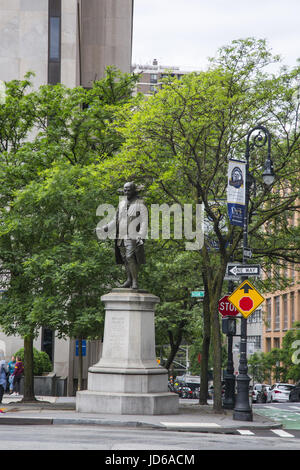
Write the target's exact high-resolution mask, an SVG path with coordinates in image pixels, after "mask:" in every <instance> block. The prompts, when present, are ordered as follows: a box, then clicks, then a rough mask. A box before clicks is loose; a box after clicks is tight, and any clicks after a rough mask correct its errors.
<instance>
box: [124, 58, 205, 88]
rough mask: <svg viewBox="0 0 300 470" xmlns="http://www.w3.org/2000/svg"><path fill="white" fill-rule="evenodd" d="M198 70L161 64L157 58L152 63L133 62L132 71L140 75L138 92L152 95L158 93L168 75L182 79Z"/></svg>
mask: <svg viewBox="0 0 300 470" xmlns="http://www.w3.org/2000/svg"><path fill="white" fill-rule="evenodd" d="M193 71H194V72H195V71H196V70H194V69H193V70H187V69H181V68H180V67H175V66H169V65H160V64H159V63H158V61H157V60H156V59H154V60H153V62H152V64H151V65H147V64H146V65H142V64H133V65H132V72H133V73H135V74H139V75H140V79H139V81H138V83H137V86H136V92H139V93H143V95H146V96H151V95H153V93H156V92H157V91H158V90H159V88H160V87H161V84H162V79H163V78H164V77H166V76H167V75H171V76H173V77H175V78H178V79H180V78H181V77H182V76H183V75H185V74H187V73H191V72H193Z"/></svg>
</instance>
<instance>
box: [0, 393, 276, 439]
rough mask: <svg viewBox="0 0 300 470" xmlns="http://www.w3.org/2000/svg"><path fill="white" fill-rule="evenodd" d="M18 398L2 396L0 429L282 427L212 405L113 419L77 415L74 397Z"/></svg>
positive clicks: (183, 406)
mask: <svg viewBox="0 0 300 470" xmlns="http://www.w3.org/2000/svg"><path fill="white" fill-rule="evenodd" d="M21 399H22V397H21V396H19V397H15V396H10V395H4V397H3V401H2V404H1V405H0V409H1V411H2V412H1V413H0V425H1V424H6V425H7V424H11V425H25V424H26V425H33V424H35V425H42V424H44V425H52V424H53V425H61V424H63V425H66V424H74V425H80V424H84V425H98V426H116V427H120V426H122V427H128V428H132V427H134V428H136V427H140V428H152V429H165V430H168V431H170V430H173V431H193V432H210V433H230V434H232V433H237V432H238V430H241V429H247V430H250V431H251V430H255V429H256V430H257V429H278V428H281V427H282V425H281V424H278V423H275V422H274V421H271V420H270V419H267V418H265V417H263V416H260V415H258V414H256V413H255V411H254V410H253V421H234V420H233V417H232V414H233V412H232V410H224V413H223V414H217V413H215V412H214V411H213V408H212V405H211V404H209V405H198V404H193V403H189V401H188V400H186V403H185V402H184V403H183V400H182V401H181V402H180V405H179V413H178V414H176V415H155V416H152V415H151V416H149V415H113V414H97V413H79V412H77V411H76V399H75V397H36V399H37V402H35V403H22V402H21V401H20V400H21Z"/></svg>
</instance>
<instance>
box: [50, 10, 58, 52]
mask: <svg viewBox="0 0 300 470" xmlns="http://www.w3.org/2000/svg"><path fill="white" fill-rule="evenodd" d="M49 27H50V32H49V59H50V60H59V59H60V18H59V17H58V16H52V17H50V18H49Z"/></svg>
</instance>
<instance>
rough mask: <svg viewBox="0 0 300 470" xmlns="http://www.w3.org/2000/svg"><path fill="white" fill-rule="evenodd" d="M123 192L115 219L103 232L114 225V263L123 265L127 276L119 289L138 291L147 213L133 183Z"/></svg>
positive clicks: (142, 262)
mask: <svg viewBox="0 0 300 470" xmlns="http://www.w3.org/2000/svg"><path fill="white" fill-rule="evenodd" d="M123 192H124V196H125V198H124V199H123V200H122V201H121V202H120V204H119V206H118V210H117V213H116V217H115V219H114V220H113V221H112V222H110V223H109V224H108V225H106V226H105V227H104V231H105V232H107V231H108V230H109V229H110V227H111V226H112V225H113V224H116V240H115V254H116V262H117V264H124V265H125V269H126V274H127V279H126V281H125V283H124V284H123V285H122V286H121V287H128V288H132V289H138V270H139V266H140V264H144V263H145V250H144V238H145V236H146V234H147V228H148V212H147V209H146V207H145V205H144V204H143V201H142V200H141V199H140V198H139V197H138V194H137V188H136V185H135V184H134V183H132V182H129V183H125V185H124V188H123Z"/></svg>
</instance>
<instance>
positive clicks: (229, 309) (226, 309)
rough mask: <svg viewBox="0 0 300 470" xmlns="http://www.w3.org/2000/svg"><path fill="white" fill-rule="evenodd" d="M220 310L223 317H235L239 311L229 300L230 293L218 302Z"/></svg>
mask: <svg viewBox="0 0 300 470" xmlns="http://www.w3.org/2000/svg"><path fill="white" fill-rule="evenodd" d="M218 311H219V313H220V314H221V315H222V317H235V316H236V315H238V313H239V311H238V310H237V309H236V308H235V306H234V305H232V303H231V302H229V300H228V295H224V297H222V299H220V300H219V302H218Z"/></svg>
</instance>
